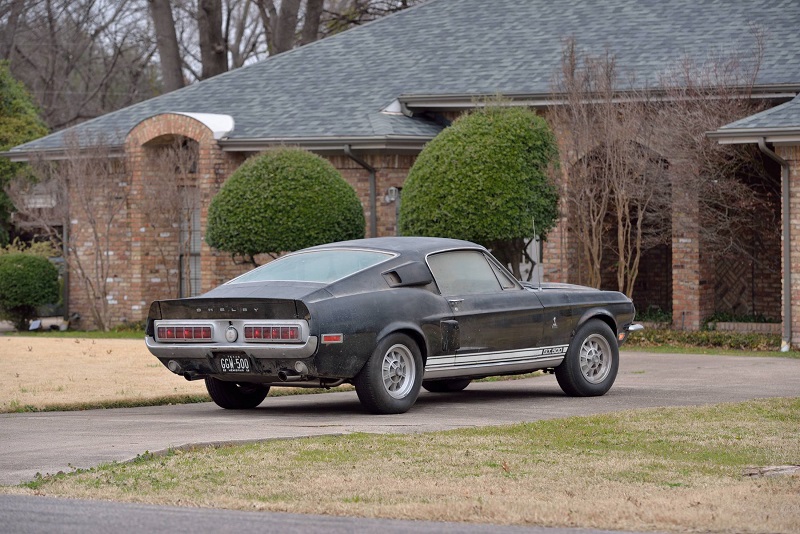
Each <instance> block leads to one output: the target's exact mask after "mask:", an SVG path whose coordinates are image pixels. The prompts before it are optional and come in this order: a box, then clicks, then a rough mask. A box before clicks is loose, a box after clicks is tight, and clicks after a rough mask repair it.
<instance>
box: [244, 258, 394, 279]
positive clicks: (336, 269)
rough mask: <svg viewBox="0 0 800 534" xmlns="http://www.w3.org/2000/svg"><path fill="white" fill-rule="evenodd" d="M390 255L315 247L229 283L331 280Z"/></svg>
mask: <svg viewBox="0 0 800 534" xmlns="http://www.w3.org/2000/svg"><path fill="white" fill-rule="evenodd" d="M392 257H393V255H392V254H388V253H384V252H375V251H373V250H316V251H311V252H299V253H297V254H290V255H288V256H284V257H282V258H278V259H277V260H274V261H271V262H269V263H268V264H266V265H262V266H261V267H258V268H257V269H253V270H252V271H250V272H249V273H245V274H243V275H242V276H240V277H238V278H234V279H233V280H231V281H230V282H228V283H229V284H245V283H248V282H267V281H286V282H319V283H330V282H335V281H336V280H340V279H342V278H345V277H348V276H350V275H352V274H355V273H357V272H359V271H363V270H364V269H367V268H369V267H372V266H373V265H377V264H379V263H382V262H384V261H386V260H388V259H390V258H392Z"/></svg>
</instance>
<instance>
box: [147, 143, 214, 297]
mask: <svg viewBox="0 0 800 534" xmlns="http://www.w3.org/2000/svg"><path fill="white" fill-rule="evenodd" d="M147 152H148V154H147V157H148V167H149V169H150V170H151V172H152V177H153V179H151V180H148V184H147V196H148V199H149V200H148V202H147V203H146V204H145V205H144V206H143V210H144V214H145V216H146V219H147V223H148V226H149V229H150V232H149V237H148V240H149V241H150V243H152V245H153V247H154V248H155V250H156V253H157V254H158V255H159V257H160V258H161V264H162V265H163V269H164V272H162V273H161V278H162V279H164V280H166V285H167V288H166V289H167V293H168V294H170V295H174V296H176V297H185V296H191V295H193V294H194V293H195V292H196V291H197V290H199V287H193V286H192V278H193V277H192V274H193V272H192V269H193V266H192V259H191V256H192V253H193V252H196V251H195V250H193V245H196V243H198V242H199V239H200V236H199V234H198V230H199V228H198V223H199V220H197V217H199V207H200V196H199V194H198V191H197V187H196V184H195V180H194V175H195V172H196V170H197V158H198V147H197V143H196V142H195V141H193V140H190V139H186V138H183V137H176V138H175V139H173V140H172V141H171V142H169V143H166V144H163V145H160V146H156V147H150V148H148V151H147Z"/></svg>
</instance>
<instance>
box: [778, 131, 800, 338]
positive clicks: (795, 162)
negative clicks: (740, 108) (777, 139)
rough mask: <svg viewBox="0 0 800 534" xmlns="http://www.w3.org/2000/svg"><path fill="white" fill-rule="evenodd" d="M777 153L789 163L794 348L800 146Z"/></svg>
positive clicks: (798, 302) (799, 327)
mask: <svg viewBox="0 0 800 534" xmlns="http://www.w3.org/2000/svg"><path fill="white" fill-rule="evenodd" d="M775 152H776V153H777V154H778V155H779V156H780V157H782V158H783V159H785V160H786V161H788V162H789V193H790V199H789V214H790V223H789V232H790V239H791V243H790V250H791V265H792V273H791V277H792V281H791V284H792V286H791V302H792V306H791V313H792V321H791V323H792V339H791V343H792V345H793V346H797V345H800V146H798V145H795V146H778V147H776V149H775ZM783 209H786V207H785V206H784V207H783ZM784 246H786V243H783V242H782V240H781V257H783V247H784ZM781 282H782V280H781ZM781 287H783V286H781ZM781 292H783V289H781ZM781 319H782V320H783V319H784V318H783V306H781Z"/></svg>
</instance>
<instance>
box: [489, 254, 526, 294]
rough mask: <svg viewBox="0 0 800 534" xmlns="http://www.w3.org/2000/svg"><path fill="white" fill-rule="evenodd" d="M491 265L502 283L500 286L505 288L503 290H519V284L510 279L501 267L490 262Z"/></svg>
mask: <svg viewBox="0 0 800 534" xmlns="http://www.w3.org/2000/svg"><path fill="white" fill-rule="evenodd" d="M489 264H490V265H491V266H492V270H493V271H494V274H495V276H497V280H498V281H499V282H500V285H501V286H503V289H518V288H519V284H517V282H516V281H515V280H512V279H511V278H509V277H508V275H507V274H506V273H505V272H503V270H502V269H501V268H500V267H498V266H497V265H495V264H494V262H492V261H490V262H489Z"/></svg>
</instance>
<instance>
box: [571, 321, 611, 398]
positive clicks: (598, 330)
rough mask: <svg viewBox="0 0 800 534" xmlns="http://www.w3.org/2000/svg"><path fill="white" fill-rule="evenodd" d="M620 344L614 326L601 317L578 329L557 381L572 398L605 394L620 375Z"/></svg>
mask: <svg viewBox="0 0 800 534" xmlns="http://www.w3.org/2000/svg"><path fill="white" fill-rule="evenodd" d="M618 369H619V347H618V346H617V340H616V338H615V337H614V332H612V331H611V328H610V327H609V326H608V325H607V324H606V323H604V322H603V321H600V320H598V319H592V320H590V321H587V322H586V323H584V324H583V326H581V327H580V328H579V329H578V332H577V333H576V334H575V337H574V338H572V342H571V343H570V345H569V350H567V355H566V357H565V358H564V361H563V362H562V363H561V365H559V366H558V367H556V380H558V385H559V386H561V389H562V390H564V393H566V394H567V395H569V396H571V397H594V396H599V395H605V393H606V392H607V391H608V390H609V389H611V386H612V384H614V380H615V379H616V378H617V370H618Z"/></svg>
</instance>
